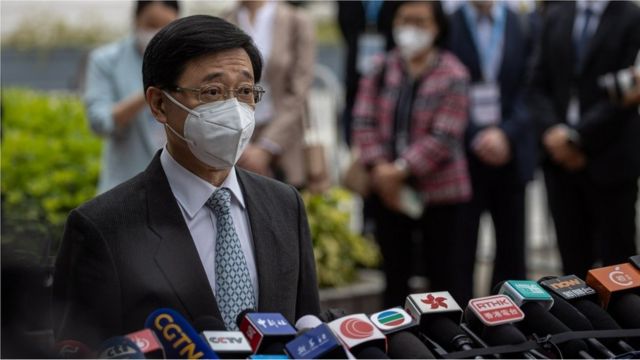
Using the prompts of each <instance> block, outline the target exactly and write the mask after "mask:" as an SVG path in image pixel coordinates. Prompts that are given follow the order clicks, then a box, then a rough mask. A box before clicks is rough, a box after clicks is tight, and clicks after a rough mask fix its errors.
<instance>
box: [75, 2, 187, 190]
mask: <svg viewBox="0 0 640 360" xmlns="http://www.w3.org/2000/svg"><path fill="white" fill-rule="evenodd" d="M178 12H179V5H178V2H177V1H137V2H136V5H135V19H134V31H133V34H131V35H130V36H127V37H125V38H124V39H122V40H120V41H117V42H114V43H111V44H107V45H105V46H103V47H100V48H98V49H96V50H94V51H93V52H92V53H91V54H90V56H89V61H88V66H87V76H86V87H85V89H86V90H85V93H84V103H85V107H86V112H87V117H88V119H89V122H90V125H91V129H92V130H93V131H94V132H95V133H96V134H98V135H99V136H102V137H104V138H105V139H106V141H105V144H104V148H103V151H102V164H101V173H100V179H99V181H98V189H97V190H98V193H103V192H105V191H107V190H109V189H111V188H113V187H114V186H116V185H118V184H120V183H122V182H124V181H126V180H128V179H130V178H131V177H133V176H134V175H136V174H137V173H139V172H141V171H142V170H144V168H145V167H146V165H147V164H148V163H149V161H150V160H151V158H152V157H153V155H154V154H155V152H156V151H157V150H158V149H160V148H161V147H162V146H164V143H165V142H166V138H165V134H164V129H163V127H162V126H161V125H160V124H159V123H158V122H157V121H155V119H154V118H153V117H152V116H151V113H150V112H149V110H148V108H147V107H146V102H145V98H144V92H143V88H142V75H141V74H142V55H143V53H144V50H145V48H146V46H147V44H148V43H149V41H150V40H151V38H152V37H153V36H154V35H155V34H156V32H158V31H159V30H160V29H161V28H163V27H164V26H165V25H167V24H169V23H170V22H171V21H173V20H175V19H177V18H178Z"/></svg>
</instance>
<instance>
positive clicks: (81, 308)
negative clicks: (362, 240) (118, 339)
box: [54, 15, 319, 345]
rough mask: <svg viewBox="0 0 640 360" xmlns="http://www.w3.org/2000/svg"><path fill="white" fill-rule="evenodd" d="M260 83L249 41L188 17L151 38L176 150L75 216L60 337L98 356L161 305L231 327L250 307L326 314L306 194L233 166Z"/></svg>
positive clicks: (150, 97)
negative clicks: (99, 348) (97, 350)
mask: <svg viewBox="0 0 640 360" xmlns="http://www.w3.org/2000/svg"><path fill="white" fill-rule="evenodd" d="M261 72H262V61H261V59H260V54H259V52H258V50H257V48H256V47H255V45H254V43H253V42H252V40H251V38H250V37H249V36H248V35H246V34H245V33H243V32H242V31H241V30H239V29H238V28H237V27H235V26H234V25H231V24H229V23H228V22H226V21H224V20H222V19H219V18H215V17H211V16H204V15H197V16H190V17H186V18H183V19H180V20H176V21H174V22H173V23H171V24H169V25H168V26H167V27H165V28H164V29H162V30H161V31H160V32H159V33H158V34H157V35H156V36H155V37H154V39H153V40H152V41H151V43H150V44H149V46H148V48H147V50H146V52H145V55H144V61H143V81H144V88H145V93H146V100H147V102H148V104H149V107H150V109H151V112H152V113H153V115H154V117H155V118H156V119H157V120H158V121H159V122H160V123H162V124H163V125H164V126H165V127H166V130H167V131H166V134H167V145H166V147H165V148H164V149H163V150H161V151H160V152H158V153H157V154H156V156H155V157H154V159H153V160H152V161H151V163H150V164H149V166H148V167H147V169H146V170H145V171H144V172H142V173H141V174H139V175H138V176H136V177H134V178H133V179H131V180H130V181H127V182H126V183H123V184H122V185H120V186H118V187H116V188H114V189H113V190H111V191H109V192H106V193H104V194H103V195H100V196H98V197H96V198H95V199H93V200H91V201H89V202H87V203H86V204H84V205H82V206H81V207H79V208H77V209H75V210H73V211H72V212H71V214H70V215H69V218H68V220H67V225H66V230H65V234H64V239H63V242H62V247H61V249H60V252H59V255H58V259H57V263H56V272H55V279H54V311H55V316H54V323H55V333H56V338H57V339H74V340H79V341H82V342H85V343H87V344H88V345H96V344H98V343H99V342H100V341H102V340H104V339H105V338H107V337H109V336H114V335H122V334H126V333H129V332H132V331H135V330H138V329H141V328H142V327H143V326H144V323H145V319H146V317H147V316H148V315H149V314H150V313H151V312H152V311H154V310H156V309H158V308H163V307H168V308H173V309H175V310H177V311H179V312H180V313H182V315H184V316H185V317H186V318H187V319H188V320H189V321H195V320H197V319H199V318H201V317H205V316H213V317H215V318H218V319H220V320H222V321H224V323H225V324H226V326H227V328H229V329H233V328H235V325H234V322H235V319H236V317H237V315H238V313H239V312H241V311H242V310H244V309H246V308H254V309H257V310H258V311H262V312H264V311H267V312H279V313H282V314H283V315H284V316H285V317H286V318H287V319H288V320H290V321H295V320H296V319H297V318H299V317H300V316H303V315H305V314H316V313H318V312H319V301H318V291H317V283H316V274H315V262H314V257H313V250H312V247H311V240H310V235H309V229H308V224H307V218H306V215H305V211H304V205H303V203H302V200H301V198H300V196H299V194H298V193H297V192H296V190H295V189H294V188H293V187H291V186H288V185H285V184H282V183H279V182H276V181H273V180H270V179H268V178H265V177H262V176H259V175H256V174H253V173H250V172H247V171H244V170H242V169H239V168H237V167H234V164H235V162H236V161H237V159H238V157H239V156H240V155H241V153H242V150H243V149H244V147H245V146H246V144H247V142H248V141H249V139H250V138H251V132H252V131H253V127H254V119H253V108H254V107H255V103H256V102H257V101H259V100H260V97H261V95H262V93H263V90H262V89H261V88H260V87H259V86H258V85H255V84H256V83H257V82H259V80H260V75H261Z"/></svg>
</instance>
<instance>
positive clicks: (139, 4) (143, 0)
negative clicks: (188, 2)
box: [135, 0, 180, 18]
mask: <svg viewBox="0 0 640 360" xmlns="http://www.w3.org/2000/svg"><path fill="white" fill-rule="evenodd" d="M155 2H159V3H161V4H162V5H164V6H166V7H169V8H172V9H173V10H175V11H176V13H179V12H180V4H178V2H177V1H168V0H167V1H159V0H138V1H136V13H135V14H136V18H138V17H139V16H140V14H142V10H144V8H146V7H147V6H149V5H151V4H153V3H155Z"/></svg>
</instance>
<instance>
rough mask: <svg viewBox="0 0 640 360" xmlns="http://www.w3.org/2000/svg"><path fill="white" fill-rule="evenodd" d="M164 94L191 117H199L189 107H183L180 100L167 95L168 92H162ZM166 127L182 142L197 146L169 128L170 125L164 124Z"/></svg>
mask: <svg viewBox="0 0 640 360" xmlns="http://www.w3.org/2000/svg"><path fill="white" fill-rule="evenodd" d="M162 92H163V93H164V94H165V95H166V96H167V97H168V98H169V100H171V102H172V103H174V104H176V105H177V106H178V107H180V108H181V109H183V110H184V111H186V112H188V113H189V114H190V115H193V116H198V114H197V113H195V112H194V111H192V110H191V109H189V108H188V107H186V106H184V105H182V104H181V103H180V102H179V101H178V100H176V99H174V98H173V96H171V95H169V93H167V92H166V91H164V90H162ZM164 126H165V127H166V128H167V129H169V130H171V132H172V133H174V134H175V135H176V136H177V137H178V138H179V139H181V140H182V141H184V142H186V143H187V144H191V145H195V142H194V141H193V140H190V139H187V138H185V137H184V136H182V135H180V134H179V133H178V132H177V131H176V130H175V129H174V128H172V127H171V126H169V124H168V123H164Z"/></svg>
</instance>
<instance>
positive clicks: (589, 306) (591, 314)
mask: <svg viewBox="0 0 640 360" xmlns="http://www.w3.org/2000/svg"><path fill="white" fill-rule="evenodd" d="M539 283H540V285H542V286H543V287H544V288H545V289H547V290H549V293H550V294H551V295H552V296H553V297H554V299H556V296H557V298H562V299H564V300H566V301H567V302H569V304H571V305H573V306H574V308H575V309H577V310H578V311H579V312H580V313H581V314H582V315H584V316H585V317H586V318H587V319H588V320H589V322H590V323H591V325H592V326H593V328H594V329H595V330H620V329H621V327H620V325H618V323H617V322H616V321H615V320H614V319H613V318H612V317H611V315H609V313H607V312H606V311H604V310H603V309H602V308H601V307H600V306H598V305H597V304H596V301H598V297H597V293H596V291H595V290H594V289H592V288H591V287H589V285H587V283H585V282H584V281H583V280H582V279H580V278H579V277H577V276H575V275H567V276H561V277H557V276H547V277H544V278H542V279H540V281H539ZM554 295H555V296H554ZM602 342H603V343H604V344H605V345H606V346H614V345H617V346H618V347H619V348H620V349H621V350H622V352H632V351H634V349H633V348H632V347H631V346H630V345H629V344H627V343H626V342H625V341H623V340H617V341H616V340H613V339H602Z"/></svg>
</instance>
